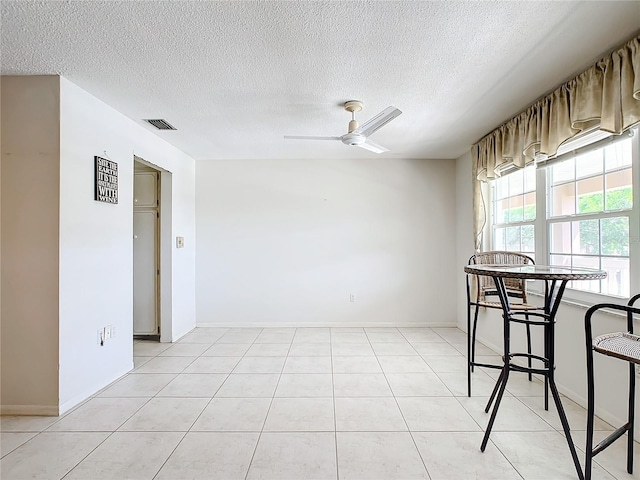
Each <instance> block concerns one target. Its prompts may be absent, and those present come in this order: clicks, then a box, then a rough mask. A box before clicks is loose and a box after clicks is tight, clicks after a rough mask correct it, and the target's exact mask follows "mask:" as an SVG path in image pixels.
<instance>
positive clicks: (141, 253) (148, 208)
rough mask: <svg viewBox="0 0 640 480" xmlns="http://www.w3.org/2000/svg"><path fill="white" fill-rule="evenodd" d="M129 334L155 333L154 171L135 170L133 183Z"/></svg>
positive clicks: (156, 329) (155, 188) (157, 263)
mask: <svg viewBox="0 0 640 480" xmlns="http://www.w3.org/2000/svg"><path fill="white" fill-rule="evenodd" d="M133 198H134V200H133V202H134V203H133V334H134V335H158V334H159V333H160V332H159V328H158V325H159V322H158V287H159V285H158V281H159V274H160V270H159V262H158V225H159V211H158V174H157V173H156V172H136V173H135V174H134V186H133Z"/></svg>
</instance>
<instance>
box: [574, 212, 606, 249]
mask: <svg viewBox="0 0 640 480" xmlns="http://www.w3.org/2000/svg"><path fill="white" fill-rule="evenodd" d="M571 229H572V232H571V233H572V235H573V248H572V252H573V253H586V254H589V255H598V254H599V253H600V231H599V225H598V220H581V221H579V222H572V225H571Z"/></svg>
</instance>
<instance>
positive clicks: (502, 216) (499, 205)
mask: <svg viewBox="0 0 640 480" xmlns="http://www.w3.org/2000/svg"><path fill="white" fill-rule="evenodd" d="M495 205H496V212H495V220H494V221H495V223H507V221H508V219H507V218H508V215H509V199H508V198H506V199H503V200H498V201H496V202H495Z"/></svg>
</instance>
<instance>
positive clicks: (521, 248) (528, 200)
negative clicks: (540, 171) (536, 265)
mask: <svg viewBox="0 0 640 480" xmlns="http://www.w3.org/2000/svg"><path fill="white" fill-rule="evenodd" d="M492 199H493V202H492V206H493V208H492V215H493V217H492V218H493V221H492V225H493V227H492V228H493V235H492V237H493V249H494V250H509V251H512V252H520V253H524V254H526V255H529V256H530V257H533V256H534V255H535V253H534V252H535V228H534V222H535V219H536V171H535V166H533V165H531V166H528V167H526V168H524V169H520V170H516V171H515V172H513V173H510V174H509V175H505V176H503V177H500V178H498V179H496V180H495V182H493V185H492Z"/></svg>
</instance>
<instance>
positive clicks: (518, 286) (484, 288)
mask: <svg viewBox="0 0 640 480" xmlns="http://www.w3.org/2000/svg"><path fill="white" fill-rule="evenodd" d="M534 263H535V262H534V261H533V258H531V257H529V256H528V255H524V254H522V253H516V252H507V251H502V250H494V251H490V252H481V253H476V254H475V255H473V256H472V257H471V258H470V259H469V265H479V264H496V265H533V264H534ZM474 277H475V281H474V287H475V297H476V301H477V302H479V303H482V302H485V301H487V300H486V297H487V295H493V296H495V295H497V292H496V286H495V283H494V281H493V278H491V277H487V276H484V275H474ZM504 286H505V287H506V288H507V293H508V294H509V296H510V297H516V298H520V299H522V303H527V288H526V281H525V280H522V279H518V278H505V279H504Z"/></svg>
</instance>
